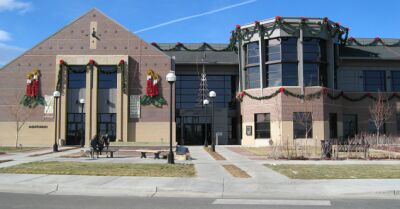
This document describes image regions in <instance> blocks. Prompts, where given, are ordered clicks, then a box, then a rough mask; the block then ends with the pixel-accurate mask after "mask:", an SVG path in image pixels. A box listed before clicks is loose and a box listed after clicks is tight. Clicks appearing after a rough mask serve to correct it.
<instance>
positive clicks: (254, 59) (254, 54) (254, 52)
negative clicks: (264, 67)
mask: <svg viewBox="0 0 400 209" xmlns="http://www.w3.org/2000/svg"><path fill="white" fill-rule="evenodd" d="M246 48H247V64H257V63H259V60H260V51H259V48H258V42H252V43H248V44H247V45H246Z"/></svg>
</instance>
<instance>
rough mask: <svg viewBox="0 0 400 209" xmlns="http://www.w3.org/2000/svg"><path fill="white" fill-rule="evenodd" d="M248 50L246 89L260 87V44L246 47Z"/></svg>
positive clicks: (250, 44) (253, 43) (251, 44)
mask: <svg viewBox="0 0 400 209" xmlns="http://www.w3.org/2000/svg"><path fill="white" fill-rule="evenodd" d="M245 50H246V73H245V76H246V89H251V88H259V87H260V51H259V46H258V42H251V43H248V44H246V45H245Z"/></svg>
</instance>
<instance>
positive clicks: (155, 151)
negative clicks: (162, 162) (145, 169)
mask: <svg viewBox="0 0 400 209" xmlns="http://www.w3.org/2000/svg"><path fill="white" fill-rule="evenodd" d="M135 151H136V152H140V154H141V156H140V158H147V155H146V154H147V153H153V154H154V159H161V158H160V154H161V153H162V152H165V151H167V150H148V149H146V150H145V149H139V150H135Z"/></svg>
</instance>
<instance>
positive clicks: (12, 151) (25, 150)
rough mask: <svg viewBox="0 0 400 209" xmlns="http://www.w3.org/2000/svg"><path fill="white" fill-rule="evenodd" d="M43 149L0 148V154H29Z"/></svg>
mask: <svg viewBox="0 0 400 209" xmlns="http://www.w3.org/2000/svg"><path fill="white" fill-rule="evenodd" d="M40 149H44V148H43V147H22V148H19V147H18V148H16V147H0V152H5V153H16V152H29V151H33V150H40Z"/></svg>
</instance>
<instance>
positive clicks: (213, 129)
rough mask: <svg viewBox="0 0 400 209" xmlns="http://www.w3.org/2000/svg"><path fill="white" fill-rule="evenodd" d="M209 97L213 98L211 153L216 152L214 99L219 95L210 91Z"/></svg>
mask: <svg viewBox="0 0 400 209" xmlns="http://www.w3.org/2000/svg"><path fill="white" fill-rule="evenodd" d="M208 96H209V97H210V98H211V151H213V152H215V133H214V132H215V128H214V126H215V125H214V98H215V97H216V96H217V93H215V91H210V93H209V94H208Z"/></svg>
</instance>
